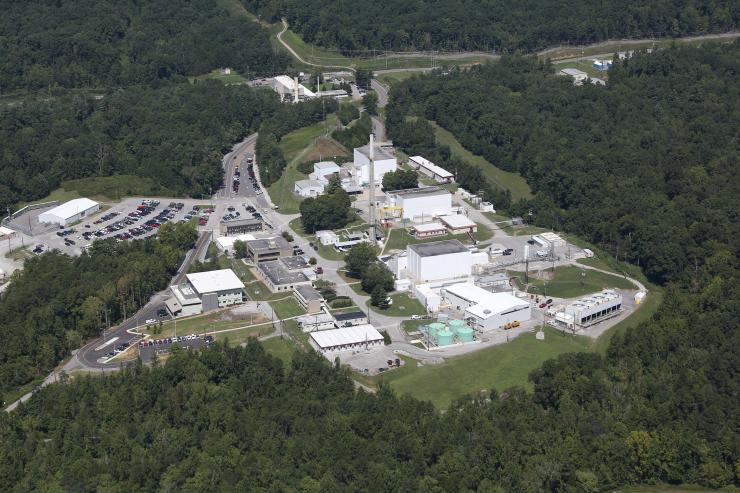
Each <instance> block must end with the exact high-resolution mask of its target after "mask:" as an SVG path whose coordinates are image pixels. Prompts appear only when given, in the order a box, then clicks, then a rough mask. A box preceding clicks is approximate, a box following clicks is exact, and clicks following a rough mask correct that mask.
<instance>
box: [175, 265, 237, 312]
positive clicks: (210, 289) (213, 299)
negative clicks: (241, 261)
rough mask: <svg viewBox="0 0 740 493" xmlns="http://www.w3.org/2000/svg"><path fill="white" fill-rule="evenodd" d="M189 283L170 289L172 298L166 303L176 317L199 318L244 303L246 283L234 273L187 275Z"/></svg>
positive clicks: (214, 271)
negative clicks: (207, 313) (212, 311)
mask: <svg viewBox="0 0 740 493" xmlns="http://www.w3.org/2000/svg"><path fill="white" fill-rule="evenodd" d="M185 279H186V281H185V282H184V283H182V284H178V285H175V286H170V292H171V293H172V297H171V298H170V299H169V300H167V302H166V303H165V304H166V306H167V309H168V310H169V311H170V313H171V314H172V315H173V316H175V317H178V316H187V315H197V314H199V313H202V312H207V311H209V310H214V309H216V308H221V307H225V306H229V305H234V304H237V303H241V302H242V301H243V299H244V283H242V282H241V280H240V279H239V277H237V275H236V274H234V271H232V270H231V269H222V270H213V271H208V272H197V273H195V274H187V275H186V276H185Z"/></svg>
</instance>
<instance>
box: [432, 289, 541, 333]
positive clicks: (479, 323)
mask: <svg viewBox="0 0 740 493" xmlns="http://www.w3.org/2000/svg"><path fill="white" fill-rule="evenodd" d="M440 293H441V295H442V300H443V303H446V304H449V305H451V306H452V308H454V309H456V310H463V311H464V312H465V315H464V319H465V321H466V322H467V324H468V325H469V326H470V327H473V328H474V329H477V330H480V331H484V332H486V331H490V330H494V329H502V328H503V327H504V326H505V325H506V324H508V323H511V322H514V321H518V322H524V321H527V320H529V319H530V318H532V309H531V305H530V304H529V301H527V300H522V299H520V298H517V297H516V296H513V295H511V294H509V293H492V292H490V291H486V290H485V289H483V288H480V287H478V286H476V285H475V284H472V283H468V282H464V283H460V284H453V285H451V286H446V287H444V288H443V289H442V290H441V292H440Z"/></svg>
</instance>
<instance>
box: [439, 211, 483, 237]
mask: <svg viewBox="0 0 740 493" xmlns="http://www.w3.org/2000/svg"><path fill="white" fill-rule="evenodd" d="M439 220H440V221H441V222H442V224H444V225H445V226H446V227H447V231H448V232H449V233H450V234H453V235H459V234H466V233H475V232H477V231H478V225H477V224H476V223H475V221H473V220H471V219H470V218H468V216H466V215H464V214H450V215H447V216H440V217H439Z"/></svg>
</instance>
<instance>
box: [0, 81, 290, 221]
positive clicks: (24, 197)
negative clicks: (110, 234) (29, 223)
mask: <svg viewBox="0 0 740 493" xmlns="http://www.w3.org/2000/svg"><path fill="white" fill-rule="evenodd" d="M279 106H280V104H279V103H278V101H277V98H276V97H275V95H274V94H273V93H272V92H271V91H267V90H253V89H251V88H249V87H247V86H224V85H223V84H221V83H220V82H217V81H202V82H199V83H197V84H193V85H191V84H174V83H169V84H164V85H162V86H161V87H158V88H151V87H145V86H139V87H130V88H127V89H124V90H117V91H113V92H110V93H107V94H105V95H104V96H103V97H102V98H93V97H88V96H84V95H79V94H77V95H75V94H67V95H64V96H60V97H55V98H52V99H51V100H48V101H45V100H43V101H37V100H32V99H29V100H28V101H26V102H24V103H23V104H18V105H7V106H4V107H1V108H0V141H1V142H3V152H2V153H1V154H0V209H2V210H5V209H6V207H14V206H15V205H16V204H17V203H19V202H24V201H31V200H37V199H40V198H43V197H45V196H46V195H48V194H49V192H51V191H52V190H54V189H56V188H57V187H59V185H60V183H61V182H62V181H64V180H71V179H75V178H85V177H91V176H110V175H115V174H129V175H137V176H141V177H147V178H151V179H152V180H153V181H154V182H155V183H157V184H159V185H161V186H162V187H164V188H166V189H168V190H171V191H173V192H175V193H177V194H180V195H190V196H200V195H201V194H208V193H210V192H212V191H213V192H215V191H216V190H218V188H219V187H220V186H221V183H222V179H223V166H222V163H221V161H222V159H223V155H224V154H225V153H226V152H228V150H229V149H230V148H231V146H232V145H233V144H234V143H235V142H236V141H237V140H239V139H242V138H244V137H245V136H246V135H248V134H249V133H251V132H253V131H256V130H257V129H258V128H259V126H260V124H261V123H262V121H263V120H264V119H266V118H268V117H269V116H270V115H271V114H272V113H274V112H275V111H277V110H278V108H279ZM127 193H129V192H127V191H126V190H121V195H125V194H127Z"/></svg>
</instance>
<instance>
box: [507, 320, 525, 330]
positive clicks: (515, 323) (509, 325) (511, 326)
mask: <svg viewBox="0 0 740 493" xmlns="http://www.w3.org/2000/svg"><path fill="white" fill-rule="evenodd" d="M520 325H521V323H520V322H519V320H514V321H512V322H509V323H507V324H504V330H509V329H514V328H516V327H519V326H520Z"/></svg>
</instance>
